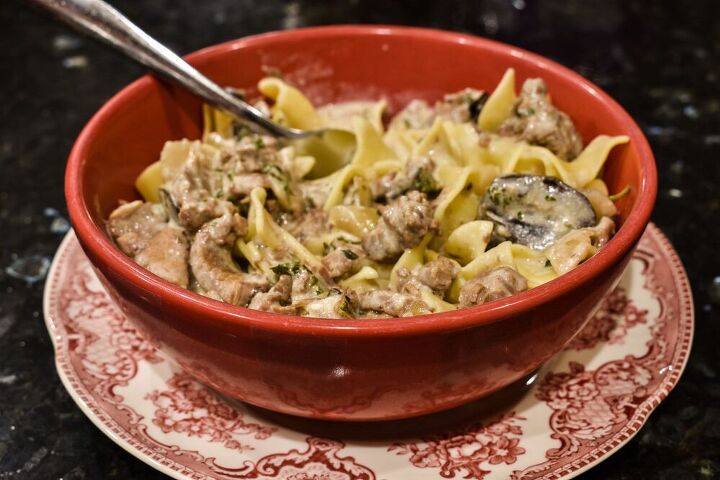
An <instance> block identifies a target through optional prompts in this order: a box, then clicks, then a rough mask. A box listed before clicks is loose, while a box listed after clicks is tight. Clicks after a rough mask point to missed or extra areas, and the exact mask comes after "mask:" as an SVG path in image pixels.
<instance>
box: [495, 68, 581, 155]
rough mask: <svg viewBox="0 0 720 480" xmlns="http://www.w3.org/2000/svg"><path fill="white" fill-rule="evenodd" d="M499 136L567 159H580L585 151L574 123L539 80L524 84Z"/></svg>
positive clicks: (530, 79)
mask: <svg viewBox="0 0 720 480" xmlns="http://www.w3.org/2000/svg"><path fill="white" fill-rule="evenodd" d="M497 133H499V134H500V135H505V136H514V137H519V138H520V139H522V140H525V141H527V142H528V143H532V144H534V145H540V146H542V147H547V148H548V149H549V150H551V151H552V152H554V153H555V154H556V155H557V156H558V157H560V158H562V159H565V160H572V159H573V158H575V157H577V156H578V155H579V154H580V152H581V151H582V148H583V145H582V139H581V138H580V135H579V134H578V132H577V130H576V129H575V125H574V124H573V122H572V120H571V119H570V117H568V115H567V114H566V113H565V112H561V111H560V110H558V109H557V108H556V107H555V106H554V105H553V104H552V102H551V101H550V96H549V95H548V92H547V87H546V86H545V82H544V81H543V80H541V79H539V78H529V79H527V80H526V81H525V83H524V84H523V87H522V91H521V92H520V96H519V97H518V99H517V102H516V103H515V107H514V109H513V114H512V115H511V116H510V118H508V119H507V120H505V121H504V122H503V123H502V124H501V125H500V127H499V128H498V132H497Z"/></svg>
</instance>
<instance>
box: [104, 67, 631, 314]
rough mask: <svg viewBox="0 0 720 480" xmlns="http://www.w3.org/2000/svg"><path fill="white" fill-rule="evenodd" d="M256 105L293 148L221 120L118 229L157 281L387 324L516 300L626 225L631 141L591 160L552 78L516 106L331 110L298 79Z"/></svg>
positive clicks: (157, 175)
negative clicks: (621, 186)
mask: <svg viewBox="0 0 720 480" xmlns="http://www.w3.org/2000/svg"><path fill="white" fill-rule="evenodd" d="M258 89H259V91H260V93H261V94H262V95H263V96H264V97H263V99H262V100H260V101H258V102H256V106H257V107H258V108H260V109H261V110H263V111H264V112H266V113H267V115H268V116H269V117H271V118H272V119H273V120H274V121H276V122H278V123H282V124H284V125H287V126H290V127H295V128H301V129H315V128H323V127H328V128H331V129H333V130H331V132H330V133H328V134H326V135H325V136H324V137H323V138H322V139H320V138H311V139H306V140H300V141H288V140H284V139H279V138H274V137H270V136H265V135H257V134H254V133H251V132H250V131H248V130H247V129H246V128H244V127H243V126H242V125H241V124H240V123H238V122H236V121H235V120H234V119H233V118H232V117H230V116H229V115H227V114H226V113H224V112H222V111H219V110H216V109H213V108H210V107H207V106H206V107H205V109H204V113H205V132H204V135H203V138H202V140H194V141H190V140H179V141H169V142H167V143H166V144H165V146H164V148H163V150H162V152H161V153H160V159H159V160H158V161H157V162H155V163H153V164H152V165H150V166H149V167H148V168H147V169H145V171H144V172H143V173H142V174H141V175H140V176H139V177H138V179H137V182H136V187H137V189H138V191H139V192H140V193H141V195H142V197H143V198H144V200H137V201H133V202H121V204H120V206H119V207H118V208H117V209H116V210H115V211H113V212H112V213H111V215H110V217H109V219H108V230H109V233H110V235H111V236H112V238H113V239H114V240H115V242H116V244H117V245H118V246H119V248H120V249H121V250H122V251H123V252H124V253H125V254H127V255H128V256H129V257H131V258H133V259H134V261H135V262H137V263H138V264H139V265H141V266H143V267H144V268H146V269H148V270H149V271H150V272H152V273H154V274H155V275H157V276H159V277H161V278H163V279H165V280H167V281H169V282H172V283H174V284H176V285H178V286H180V287H183V288H188V289H190V290H192V291H195V292H197V293H200V294H202V295H205V296H207V297H210V298H214V299H217V300H221V301H224V302H227V303H230V304H233V305H239V306H246V307H249V308H252V309H256V310H264V311H269V312H275V313H283V314H290V315H303V316H309V317H327V318H358V317H362V318H384V317H402V316H411V315H421V314H427V313H433V312H443V311H448V310H453V309H457V308H464V307H469V306H473V305H479V304H482V303H486V302H490V301H493V300H497V299H501V298H505V297H507V296H510V295H513V294H515V293H518V292H521V291H523V290H526V289H528V288H532V287H535V286H538V285H541V284H543V283H545V282H548V281H550V280H552V279H554V278H556V277H557V276H558V275H561V274H563V273H566V272H568V271H570V270H572V269H573V268H575V267H577V266H578V265H579V264H581V263H582V262H584V261H585V260H587V259H588V258H590V257H592V256H593V255H595V253H597V251H598V250H599V249H600V248H602V247H603V245H605V244H606V243H607V242H608V240H609V239H610V237H611V236H612V235H613V233H614V231H615V218H616V215H617V210H616V208H615V205H614V203H613V200H612V199H611V196H610V195H609V192H608V189H607V187H606V185H605V183H604V182H603V181H602V179H601V178H599V174H600V172H601V169H602V167H603V164H604V163H605V160H606V159H607V156H608V154H609V152H610V151H611V149H613V148H614V147H615V146H617V145H619V144H623V143H626V142H627V141H628V138H627V137H626V136H614V137H611V136H605V135H600V136H598V137H596V138H594V139H592V141H591V142H590V143H589V144H587V145H585V146H583V143H582V140H581V137H580V135H579V134H578V132H577V131H576V129H575V126H574V124H573V122H572V120H571V119H570V117H569V116H568V115H567V114H565V113H564V112H562V111H560V110H559V109H557V108H556V107H555V106H554V105H553V103H552V101H551V98H550V95H549V93H548V91H547V88H546V85H545V83H544V82H543V80H542V79H537V78H536V79H528V80H526V81H525V82H524V83H523V85H522V88H521V89H520V91H519V93H516V85H515V74H514V72H513V70H512V69H511V70H508V71H507V72H506V73H505V75H504V76H503V78H502V79H501V81H500V83H499V84H498V86H497V87H496V89H495V90H494V91H493V92H492V93H491V94H488V93H486V92H483V91H479V90H475V89H465V90H462V91H460V92H457V93H453V94H448V95H446V96H445V97H444V98H443V99H442V100H440V101H438V102H436V104H435V105H429V104H427V103H426V102H424V101H421V100H413V101H411V102H410V103H409V104H408V105H407V106H406V107H405V108H404V109H403V110H402V111H400V112H399V113H397V114H396V115H395V116H394V117H393V118H392V119H390V121H389V123H388V124H387V126H385V124H384V123H383V111H384V108H385V102H384V101H382V100H381V101H377V102H375V101H356V102H348V103H341V104H336V105H328V106H325V107H321V108H315V107H314V106H313V105H312V104H311V103H310V101H309V100H308V99H307V98H306V97H305V96H304V95H303V94H302V93H301V92H300V91H299V90H298V89H296V88H294V87H292V86H290V85H289V84H287V83H285V82H284V81H283V80H281V79H280V78H275V77H271V78H265V79H263V80H262V81H261V82H260V83H259V85H258Z"/></svg>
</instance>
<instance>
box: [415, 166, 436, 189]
mask: <svg viewBox="0 0 720 480" xmlns="http://www.w3.org/2000/svg"><path fill="white" fill-rule="evenodd" d="M413 187H414V188H415V190H419V191H421V192H422V193H424V194H426V195H432V194H434V193H437V192H439V191H440V186H439V185H438V183H437V181H435V178H433V176H432V175H431V174H430V172H428V171H427V169H425V168H421V169H420V170H419V171H418V173H417V176H416V177H415V181H414V182H413Z"/></svg>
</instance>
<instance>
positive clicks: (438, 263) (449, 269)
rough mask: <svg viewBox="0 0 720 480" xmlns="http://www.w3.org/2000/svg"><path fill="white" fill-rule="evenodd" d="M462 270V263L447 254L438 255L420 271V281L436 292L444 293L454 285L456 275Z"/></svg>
mask: <svg viewBox="0 0 720 480" xmlns="http://www.w3.org/2000/svg"><path fill="white" fill-rule="evenodd" d="M459 271H460V265H458V263H457V262H455V261H453V260H450V259H449V258H448V257H445V256H442V255H440V256H438V257H437V258H436V259H435V260H433V261H431V262H428V263H427V264H425V265H423V267H422V268H421V269H420V271H419V272H418V274H417V276H418V279H419V280H420V282H422V283H423V284H425V285H427V286H428V287H430V288H431V289H432V290H433V291H434V292H435V293H439V294H444V293H445V292H446V291H447V289H448V288H450V285H452V282H453V280H455V276H456V275H457V274H458V272H459Z"/></svg>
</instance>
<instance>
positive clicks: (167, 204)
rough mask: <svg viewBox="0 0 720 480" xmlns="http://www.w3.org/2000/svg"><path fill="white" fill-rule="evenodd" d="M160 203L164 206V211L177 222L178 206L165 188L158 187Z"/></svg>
mask: <svg viewBox="0 0 720 480" xmlns="http://www.w3.org/2000/svg"><path fill="white" fill-rule="evenodd" d="M160 204H161V205H162V206H163V207H164V208H165V212H166V213H167V215H168V217H170V218H171V219H172V220H173V221H174V222H175V223H178V213H179V212H180V208H178V206H177V205H176V204H175V201H174V200H173V198H172V196H171V195H170V192H168V191H167V190H166V189H164V188H161V189H160Z"/></svg>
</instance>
